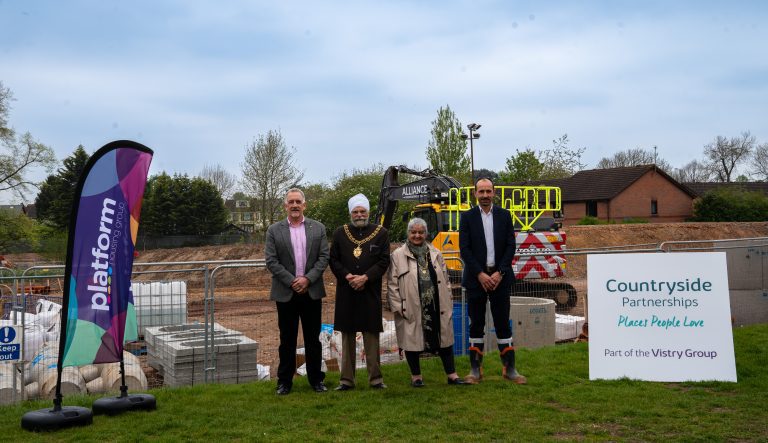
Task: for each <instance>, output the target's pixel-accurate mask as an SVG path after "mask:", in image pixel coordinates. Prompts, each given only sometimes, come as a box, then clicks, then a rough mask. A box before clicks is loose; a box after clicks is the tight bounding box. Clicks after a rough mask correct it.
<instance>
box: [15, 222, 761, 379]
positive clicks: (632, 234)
mask: <svg viewBox="0 0 768 443" xmlns="http://www.w3.org/2000/svg"><path fill="white" fill-rule="evenodd" d="M566 235H567V244H568V249H569V250H571V251H578V250H584V249H594V248H606V247H616V246H626V247H627V249H633V248H638V247H640V248H652V247H656V246H657V245H659V244H660V243H662V242H670V241H701V240H717V239H737V238H752V237H768V222H755V223H670V224H633V225H597V226H572V227H569V228H567V229H566ZM394 246H395V245H393V247H394ZM263 258H264V249H263V245H226V246H205V247H197V248H178V249H157V250H148V251H139V256H138V258H136V260H135V263H134V272H137V271H141V272H150V273H141V274H138V275H136V276H135V278H134V280H135V281H157V280H184V281H186V282H187V303H188V306H187V309H188V317H189V321H191V322H195V321H199V322H203V321H204V314H205V312H206V300H204V294H205V277H204V275H205V273H204V272H203V267H202V266H201V265H200V264H195V265H189V264H182V263H186V262H200V261H217V260H260V259H263ZM6 259H8V260H10V262H11V263H15V264H16V268H17V269H25V267H26V266H29V265H32V264H40V259H39V257H36V256H34V255H30V254H21V255H6ZM172 262H178V263H179V264H173V265H171V264H168V263H172ZM142 263H165V265H163V266H160V267H155V266H145V265H141V264H142ZM219 265H220V264H216V263H211V264H208V265H207V268H208V271H209V275H211V273H213V277H214V278H209V285H214V291H213V293H214V294H215V297H214V298H213V299H210V300H207V304H208V311H207V312H211V310H212V311H213V312H214V317H213V318H214V321H215V322H217V323H219V324H221V325H223V326H225V327H227V328H231V329H235V330H238V331H241V332H243V333H245V335H247V336H248V337H251V338H253V339H255V340H257V341H258V342H259V344H260V351H259V361H260V363H261V362H263V363H264V364H268V365H270V366H271V367H272V368H273V371H272V372H274V368H275V364H274V362H275V361H276V357H277V345H278V333H277V314H276V312H275V306H274V303H273V302H270V301H269V287H270V278H271V277H270V274H269V272H268V271H267V270H266V269H263V268H257V267H238V268H231V269H230V268H221V269H217V270H216V271H215V272H212V271H213V270H214V269H215V268H216V267H217V266H219ZM169 270H174V271H175V272H169ZM181 270H184V271H181ZM567 272H568V278H567V279H568V281H569V282H571V283H572V284H573V285H574V286H575V287H576V288H577V290H578V291H579V293H582V292H583V291H585V290H586V284H585V279H586V256H583V255H581V256H580V255H576V256H570V257H569V258H568V270H567ZM324 280H325V285H326V290H327V293H328V297H327V298H326V299H325V300H324V305H323V323H333V303H334V293H335V288H334V285H335V278H334V277H333V275H332V274H331V272H330V270H327V271H326V273H325V275H324ZM50 283H51V290H52V294H53V293H57V292H58V293H60V286H61V283H60V282H59V283H58V284H57V283H56V282H50ZM567 313H570V314H573V315H583V305H581V304H579V305H577V306H576V307H574V308H572V309H571V310H570V311H569V312H567ZM385 317H389V315H388V313H387V314H385ZM299 337H300V338H299V341H300V342H301V335H300V336H299ZM300 346H301V345H300ZM149 372H150V373H149V374H148V375H149V376H150V377H153V376H154V375H155V374H152V373H151V371H149Z"/></svg>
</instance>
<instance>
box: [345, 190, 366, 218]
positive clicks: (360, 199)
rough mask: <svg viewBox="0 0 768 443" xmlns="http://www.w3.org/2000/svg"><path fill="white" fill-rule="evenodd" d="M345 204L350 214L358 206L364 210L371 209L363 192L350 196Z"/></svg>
mask: <svg viewBox="0 0 768 443" xmlns="http://www.w3.org/2000/svg"><path fill="white" fill-rule="evenodd" d="M347 206H349V212H350V214H351V213H352V210H353V209H355V208H356V207H358V206H361V207H363V208H365V210H366V211H368V210H370V209H371V205H370V203H368V199H367V198H366V197H365V196H364V195H363V194H357V195H353V196H352V198H350V199H349V203H347Z"/></svg>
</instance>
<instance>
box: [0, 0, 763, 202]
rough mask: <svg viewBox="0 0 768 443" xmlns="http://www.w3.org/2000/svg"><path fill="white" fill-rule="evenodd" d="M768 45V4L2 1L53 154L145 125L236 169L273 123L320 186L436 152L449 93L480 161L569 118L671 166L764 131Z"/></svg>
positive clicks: (203, 158)
mask: <svg viewBox="0 0 768 443" xmlns="http://www.w3.org/2000/svg"><path fill="white" fill-rule="evenodd" d="M766 42H768V2H763V1H753V2H747V1H728V2H709V1H659V2H652V1H642V2H638V1H604V2H569V1H562V2H561V1H547V2H541V1H530V2H523V1H504V0H500V1H482V0H479V1H450V0H440V1H419V2H405V1H380V0H379V1H270V2H265V1H255V0H254V1H224V2H213V1H186V0H184V1H182V0H179V1H162V0H154V1H130V2H128V1H120V2H117V1H53V0H51V1H34V0H26V1H21V0H0V81H2V82H3V84H4V85H5V87H7V88H10V89H11V90H12V91H13V94H14V96H15V99H16V100H15V101H14V102H13V103H12V109H11V113H10V124H11V126H13V127H14V128H15V129H16V130H17V131H18V132H26V131H29V132H31V133H32V134H33V136H34V137H35V138H36V139H37V140H38V141H40V142H42V143H45V144H47V145H49V146H51V147H52V148H53V149H54V151H55V152H56V155H57V157H58V158H59V159H64V158H65V157H67V156H68V155H70V154H71V153H72V151H73V150H74V149H75V147H76V146H77V145H79V144H82V145H84V146H85V148H86V150H87V151H88V152H89V153H92V152H94V151H95V150H96V149H98V148H99V147H101V146H103V145H104V144H106V143H108V142H110V141H112V140H117V139H131V140H135V141H137V142H140V143H143V144H145V145H147V146H149V147H150V148H152V149H154V151H155V157H154V160H153V163H152V169H151V173H153V174H154V173H159V172H161V171H166V172H168V173H175V172H178V173H188V174H190V175H197V174H198V173H199V172H200V171H201V170H202V168H203V166H204V165H205V164H217V163H218V164H220V165H222V166H223V167H224V168H226V169H228V170H229V171H230V172H233V173H235V174H237V175H239V173H240V163H241V162H242V159H243V156H244V151H245V146H246V145H247V144H249V143H251V142H252V141H253V140H254V138H255V137H256V136H258V135H259V134H264V133H266V132H267V131H268V130H270V129H279V130H280V131H281V132H282V134H283V137H284V139H285V140H286V142H287V144H288V145H289V146H293V147H295V148H296V150H297V154H298V163H299V167H300V169H302V170H304V171H305V173H306V179H307V180H308V181H311V182H330V181H331V180H332V179H333V177H335V176H337V175H338V174H339V173H341V172H344V171H350V170H352V169H355V168H357V169H363V168H367V167H369V166H371V165H373V164H374V163H382V164H384V165H385V166H387V165H392V164H408V165H410V166H416V167H426V166H428V165H427V161H426V158H425V154H424V152H425V147H426V145H427V142H428V140H429V138H430V129H431V122H432V121H433V120H434V119H435V116H436V113H437V110H438V108H440V107H441V106H445V105H450V107H451V108H452V109H453V110H454V111H455V113H456V115H457V117H458V118H459V120H460V121H461V122H462V124H463V125H466V124H468V123H472V122H477V123H480V124H482V125H483V127H482V129H481V130H480V132H481V134H482V138H481V139H479V140H478V141H477V143H476V144H475V167H476V168H488V169H492V170H500V169H502V168H503V167H504V161H505V159H506V158H507V157H509V156H511V155H513V154H514V153H515V150H516V149H524V148H533V149H541V148H549V147H551V145H552V140H553V139H555V138H558V137H560V136H561V135H563V134H565V133H567V134H568V137H569V139H570V141H571V142H570V145H571V147H574V148H580V147H586V152H585V154H584V157H583V161H584V162H585V163H587V165H588V167H589V168H592V167H594V166H595V165H596V163H597V162H598V161H599V160H600V159H601V158H603V157H606V156H611V155H612V154H613V153H615V152H617V151H620V150H625V149H628V148H635V147H641V148H646V149H651V148H652V147H653V146H657V147H658V154H659V156H660V157H661V158H663V159H665V160H666V161H668V162H669V163H670V164H672V165H673V166H674V167H680V166H683V165H684V164H686V163H688V162H689V161H691V160H694V159H701V158H703V154H702V150H703V146H704V145H705V144H707V143H709V142H710V141H712V140H713V139H714V137H715V136H717V135H724V136H728V137H732V136H737V135H739V134H740V133H741V132H742V131H745V130H751V131H752V133H753V134H754V135H756V136H757V139H758V141H759V142H761V143H763V142H768V43H766ZM38 174H39V177H38V179H39V180H42V178H44V174H42V173H38ZM16 202H17V201H16V199H14V198H11V196H8V195H3V196H0V203H16Z"/></svg>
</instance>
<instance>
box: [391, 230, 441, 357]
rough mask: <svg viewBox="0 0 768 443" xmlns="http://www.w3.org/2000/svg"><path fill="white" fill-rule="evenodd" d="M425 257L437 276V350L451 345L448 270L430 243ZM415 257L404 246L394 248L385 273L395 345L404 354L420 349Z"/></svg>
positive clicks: (419, 304) (422, 343)
mask: <svg viewBox="0 0 768 443" xmlns="http://www.w3.org/2000/svg"><path fill="white" fill-rule="evenodd" d="M429 255H430V259H431V260H432V267H434V268H435V273H436V274H437V290H438V293H439V303H440V347H442V348H445V347H448V346H452V345H453V299H452V297H451V290H450V287H449V286H448V270H447V268H446V267H445V260H444V259H443V255H442V254H441V253H440V251H438V250H437V249H436V248H435V247H434V246H432V245H431V244H430V245H429ZM416 268H417V265H416V257H414V256H413V254H412V253H411V251H410V250H408V246H407V244H404V245H402V246H400V247H399V248H397V249H396V250H395V251H394V252H393V253H392V255H391V257H390V265H389V270H388V272H387V301H388V302H389V309H390V310H391V311H392V312H394V314H395V329H396V331H397V345H398V346H399V347H400V348H401V349H403V350H405V351H423V350H424V331H423V330H422V324H421V299H420V298H419V283H418V281H417V275H416V272H417V269H416Z"/></svg>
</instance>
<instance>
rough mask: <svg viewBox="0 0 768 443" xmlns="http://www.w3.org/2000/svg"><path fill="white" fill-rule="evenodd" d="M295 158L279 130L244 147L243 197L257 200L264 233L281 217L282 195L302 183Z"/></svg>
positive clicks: (301, 175) (301, 173)
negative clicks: (244, 192) (248, 195)
mask: <svg viewBox="0 0 768 443" xmlns="http://www.w3.org/2000/svg"><path fill="white" fill-rule="evenodd" d="M295 154H296V148H293V147H291V148H290V149H289V148H288V147H287V146H286V145H285V141H284V140H283V136H282V134H281V133H280V131H279V130H277V131H272V130H270V131H268V132H267V134H266V135H264V134H262V135H259V136H258V137H257V138H256V140H254V141H253V142H251V144H249V145H248V146H246V149H245V159H244V160H243V163H242V164H241V168H242V174H243V178H242V185H243V189H244V190H245V191H246V193H250V194H251V195H252V196H254V197H255V198H256V207H257V208H259V209H260V218H261V223H262V228H263V229H264V230H266V228H267V227H269V225H270V224H272V223H274V222H275V221H276V220H277V218H278V217H279V216H280V213H281V208H282V205H283V201H282V197H283V195H284V194H285V192H286V191H287V190H288V189H290V188H291V187H294V186H297V185H298V184H299V183H301V181H302V180H303V179H304V172H302V171H300V170H299V169H298V167H297V166H296V161H295V159H294V155H295Z"/></svg>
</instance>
